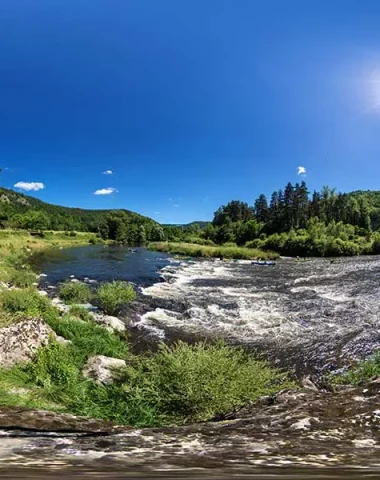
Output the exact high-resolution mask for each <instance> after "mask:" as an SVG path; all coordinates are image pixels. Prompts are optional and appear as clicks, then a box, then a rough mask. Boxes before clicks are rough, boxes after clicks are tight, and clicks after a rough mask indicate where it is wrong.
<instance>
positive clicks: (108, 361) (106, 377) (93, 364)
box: [83, 355, 127, 385]
mask: <svg viewBox="0 0 380 480" xmlns="http://www.w3.org/2000/svg"><path fill="white" fill-rule="evenodd" d="M126 366H127V364H126V363H125V360H120V359H119V358H112V357H105V356H104V355H96V356H94V357H91V358H89V359H88V361H87V363H86V365H85V367H84V369H83V375H84V376H85V377H87V378H92V379H93V380H95V381H96V382H97V383H102V384H103V385H111V384H112V383H113V382H114V380H115V379H117V377H118V375H119V372H120V369H122V368H124V367H126Z"/></svg>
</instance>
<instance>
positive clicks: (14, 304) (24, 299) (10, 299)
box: [0, 288, 56, 318]
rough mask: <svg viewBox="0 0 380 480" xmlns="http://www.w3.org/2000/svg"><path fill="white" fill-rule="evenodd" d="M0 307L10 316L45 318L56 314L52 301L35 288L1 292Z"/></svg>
mask: <svg viewBox="0 0 380 480" xmlns="http://www.w3.org/2000/svg"><path fill="white" fill-rule="evenodd" d="M0 306H1V308H2V310H3V311H5V312H6V313H8V314H23V315H24V317H42V318H45V317H48V316H50V315H54V314H55V312H56V310H55V308H54V307H53V306H52V304H51V302H50V300H49V299H48V298H46V297H43V296H41V295H40V294H39V293H38V291H37V290H36V289H34V288H25V289H22V290H5V291H3V292H0Z"/></svg>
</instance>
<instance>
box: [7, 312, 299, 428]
mask: <svg viewBox="0 0 380 480" xmlns="http://www.w3.org/2000/svg"><path fill="white" fill-rule="evenodd" d="M65 322H66V323H67V324H70V323H72V324H74V325H78V323H77V322H73V321H72V320H69V319H65ZM74 328H76V327H74ZM66 333H67V331H66ZM81 333H82V332H81ZM110 335H112V334H110ZM79 336H80V333H79V332H76V334H75V335H73V336H72V341H73V343H72V344H71V345H68V346H64V345H61V344H59V343H57V342H55V341H53V340H51V341H50V342H49V344H48V345H47V346H45V347H42V348H40V349H39V350H38V352H37V355H36V356H35V359H34V360H33V361H32V362H31V363H29V364H27V365H25V366H23V367H21V368H20V367H16V368H14V369H12V371H8V372H4V371H0V399H1V382H2V380H3V379H4V380H7V381H8V382H9V380H11V381H12V383H13V385H17V386H27V387H28V388H32V389H34V390H35V395H36V396H38V397H39V398H40V401H43V402H45V403H46V404H48V402H54V404H53V408H57V407H58V408H60V409H61V410H64V411H67V412H70V413H73V414H77V415H86V416H90V417H96V418H104V419H107V420H113V421H115V422H117V423H119V424H129V425H135V426H154V425H168V424H173V423H188V422H194V421H203V420H208V419H210V418H212V417H214V416H216V415H220V414H224V413H228V412H229V411H231V410H233V409H234V408H238V407H241V406H243V405H244V404H246V403H248V402H250V401H253V400H255V399H257V398H258V397H260V396H262V395H270V394H272V393H275V392H277V391H279V390H281V389H283V388H290V387H294V384H293V383H292V382H291V381H290V380H289V379H288V378H287V376H286V375H285V374H284V373H282V372H280V371H279V370H277V369H273V368H271V367H269V366H268V365H267V364H266V363H265V362H263V361H258V360H255V359H254V358H252V357H251V356H249V355H248V354H247V353H246V352H244V351H243V349H240V348H234V347H230V346H227V345H226V344H224V343H222V342H219V343H217V344H215V345H206V344H205V343H199V344H196V345H193V346H190V345H187V344H185V343H182V342H179V343H177V344H175V345H174V346H172V347H167V346H164V345H162V346H161V347H160V349H159V351H158V352H157V353H156V354H150V355H144V356H141V355H140V356H138V357H129V359H128V363H127V367H126V368H125V369H124V371H122V372H121V375H120V376H119V379H118V380H116V381H115V383H114V384H113V385H109V386H103V385H98V384H95V383H94V382H93V381H91V380H87V379H85V378H83V376H82V368H83V364H84V362H85V361H86V359H87V358H88V356H89V355H90V354H93V352H92V351H91V352H90V351H87V352H86V355H78V344H77V343H76V342H77V340H78V339H79ZM90 338H91V335H90ZM90 343H91V344H92V345H94V344H95V342H90ZM120 353H121V355H119V354H120ZM103 354H104V353H103ZM112 356H114V357H118V356H119V358H126V351H125V350H124V351H123V352H120V351H119V350H117V349H116V350H115V351H114V352H113V355H112ZM36 388H37V389H38V388H39V390H37V391H36ZM21 404H22V403H21ZM48 408H49V407H48ZM50 408H52V407H50Z"/></svg>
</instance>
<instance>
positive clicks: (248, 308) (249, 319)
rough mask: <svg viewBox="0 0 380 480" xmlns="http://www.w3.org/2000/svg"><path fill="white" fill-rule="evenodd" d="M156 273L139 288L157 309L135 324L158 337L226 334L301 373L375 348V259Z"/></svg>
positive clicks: (190, 267)
mask: <svg viewBox="0 0 380 480" xmlns="http://www.w3.org/2000/svg"><path fill="white" fill-rule="evenodd" d="M161 276H162V280H163V281H162V282H159V283H156V284H154V285H153V286H151V287H148V288H145V289H143V290H142V293H143V294H144V295H145V296H148V297H150V299H151V300H152V301H151V304H153V305H154V301H155V300H157V304H159V307H157V308H155V309H152V310H151V311H148V312H146V313H145V314H143V315H141V317H140V318H139V320H138V321H137V322H136V326H137V328H140V329H144V330H145V331H147V332H149V334H151V335H154V336H156V337H157V339H161V340H163V339H165V338H166V336H167V335H168V334H169V335H170V332H171V331H174V330H175V331H177V332H178V331H181V332H184V333H185V334H191V335H193V336H196V337H197V338H205V337H207V338H209V337H212V338H224V339H226V340H228V341H230V342H232V343H237V344H241V345H245V346H248V347H250V348H252V349H254V350H257V351H260V352H263V353H264V354H265V355H266V356H267V357H269V358H271V359H273V360H274V361H275V362H279V363H281V364H282V365H284V366H286V367H288V368H294V369H306V370H307V369H313V368H319V369H320V368H330V369H335V368H338V367H340V366H341V365H343V364H347V362H349V361H351V360H353V359H357V358H362V357H365V356H367V355H369V354H371V353H372V352H373V351H375V350H376V349H377V348H379V345H380V316H379V313H380V303H379V295H380V282H379V279H380V258H379V257H360V258H353V259H339V260H335V261H331V260H329V259H315V260H311V261H306V262H296V261H295V260H294V259H283V260H281V261H280V262H278V263H277V265H276V266H274V267H271V266H267V267H263V266H256V265H251V263H250V262H249V261H236V262H233V261H231V262H226V261H220V260H199V261H191V262H188V261H183V262H180V263H177V264H173V265H169V266H167V267H165V268H164V269H163V270H162V271H161ZM158 300H159V302H158ZM163 305H164V306H163ZM165 305H168V308H165Z"/></svg>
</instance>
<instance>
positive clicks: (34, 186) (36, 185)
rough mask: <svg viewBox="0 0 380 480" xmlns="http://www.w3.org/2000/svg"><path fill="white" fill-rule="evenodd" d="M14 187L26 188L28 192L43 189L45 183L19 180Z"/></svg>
mask: <svg viewBox="0 0 380 480" xmlns="http://www.w3.org/2000/svg"><path fill="white" fill-rule="evenodd" d="M14 187H15V188H20V189H21V190H26V191H27V192H30V191H34V192H38V190H43V189H44V188H45V185H44V184H43V183H41V182H17V183H15V184H14Z"/></svg>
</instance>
